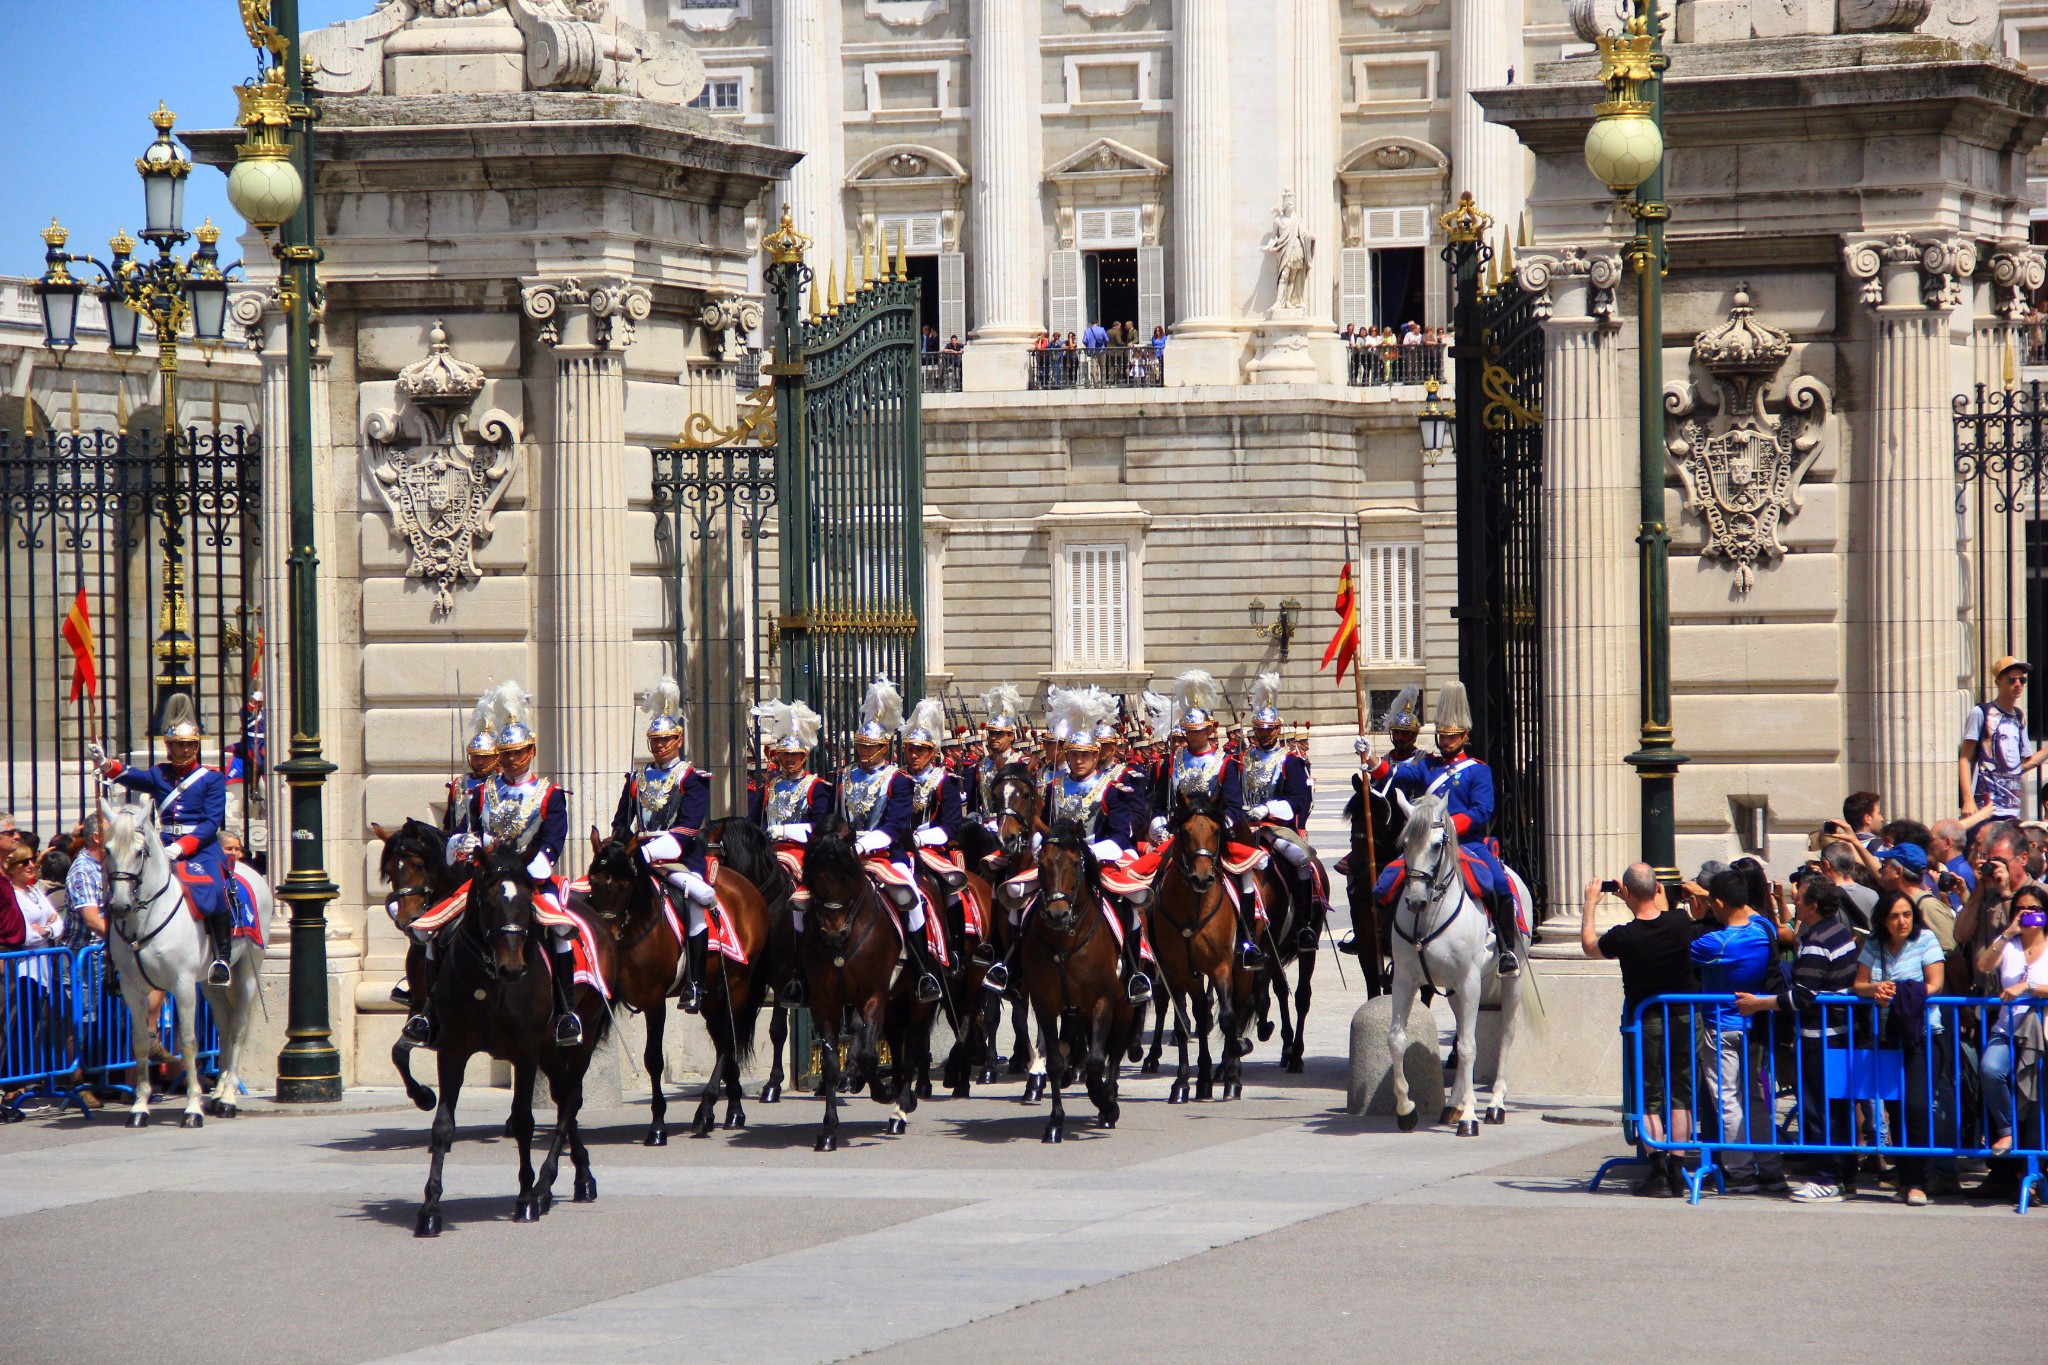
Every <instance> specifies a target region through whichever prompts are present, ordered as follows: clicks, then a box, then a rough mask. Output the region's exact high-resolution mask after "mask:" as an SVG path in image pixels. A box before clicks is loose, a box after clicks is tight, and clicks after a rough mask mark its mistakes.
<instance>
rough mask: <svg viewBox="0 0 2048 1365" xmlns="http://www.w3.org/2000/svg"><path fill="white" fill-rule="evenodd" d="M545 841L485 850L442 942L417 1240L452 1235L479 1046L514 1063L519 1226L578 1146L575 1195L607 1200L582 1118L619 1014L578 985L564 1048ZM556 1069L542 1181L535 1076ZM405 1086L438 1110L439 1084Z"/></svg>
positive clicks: (604, 940) (542, 1208) (547, 1201)
mask: <svg viewBox="0 0 2048 1365" xmlns="http://www.w3.org/2000/svg"><path fill="white" fill-rule="evenodd" d="M535 852H536V849H534V848H532V847H528V848H525V849H518V848H513V847H510V846H500V847H497V848H493V849H490V850H488V851H486V852H485V853H484V854H483V861H482V863H481V865H480V866H479V867H478V869H477V872H476V875H475V877H474V878H473V879H472V880H471V882H470V887H469V902H468V904H467V906H466V907H465V908H464V909H463V912H462V915H461V917H460V918H459V919H458V920H457V921H456V922H455V923H454V924H452V925H451V926H449V928H448V929H446V930H444V931H443V933H442V936H441V939H440V950H441V951H440V954H439V955H440V958H441V963H440V968H439V970H438V972H437V973H436V975H435V978H434V986H433V1003H434V1014H435V1018H436V1021H437V1023H438V1025H439V1028H440V1036H439V1038H438V1039H437V1040H436V1043H435V1047H436V1050H437V1054H438V1055H437V1058H436V1060H437V1061H438V1062H439V1064H440V1073H441V1098H440V1107H439V1109H438V1111H437V1112H436V1113H435V1115H434V1128H433V1140H432V1144H431V1151H432V1153H433V1158H432V1165H431V1167H430V1168H429V1170H428V1173H427V1189H426V1197H425V1199H424V1201H423V1202H422V1203H421V1205H420V1212H419V1219H418V1221H417V1223H415V1225H414V1228H413V1235H414V1236H417V1237H438V1236H440V1235H441V1166H442V1163H443V1162H444V1161H445V1160H446V1159H447V1156H448V1150H449V1148H451V1147H453V1146H454V1145H455V1105H456V1101H457V1099H458V1098H459V1097H460V1095H461V1093H462V1078H463V1073H464V1072H465V1071H466V1070H467V1069H468V1067H469V1059H470V1058H471V1057H472V1056H474V1055H475V1054H476V1053H479V1052H483V1053H488V1054H489V1055H490V1056H492V1057H495V1058H497V1059H498V1060H499V1061H502V1062H507V1063H510V1065H511V1067H512V1117H511V1119H510V1120H508V1122H507V1124H506V1128H507V1130H508V1131H509V1132H510V1133H511V1135H512V1136H513V1138H515V1139H516V1140H517V1141H518V1143H519V1198H518V1201H517V1202H516V1203H515V1204H514V1205H513V1207H512V1220H513V1221H514V1222H517V1223H531V1222H535V1221H537V1220H538V1219H539V1218H540V1217H541V1215H542V1214H545V1213H546V1212H547V1211H548V1209H549V1207H550V1206H551V1205H552V1204H553V1203H554V1183H555V1172H556V1170H557V1169H559V1167H560V1163H561V1156H562V1148H563V1146H564V1145H567V1147H568V1149H569V1157H570V1160H571V1161H572V1162H573V1163H574V1164H575V1168H576V1180H575V1195H574V1197H575V1200H576V1202H577V1203H579V1204H580V1203H587V1202H589V1201H590V1200H593V1199H595V1198H597V1180H596V1178H595V1177H593V1176H592V1175H591V1173H590V1154H589V1152H587V1151H586V1150H585V1149H584V1146H583V1136H582V1133H581V1132H580V1131H579V1130H578V1128H577V1126H576V1118H577V1112H578V1111H579V1110H580V1109H581V1108H582V1105H583V1076H584V1073H585V1072H586V1071H588V1070H589V1067H590V1059H591V1056H592V1054H593V1053H594V1052H595V1051H596V1049H597V1047H598V1044H599V1043H600V1042H602V1041H603V1039H604V1036H605V1032H606V1030H607V1029H608V1028H609V1027H610V1026H611V1011H610V1010H609V1009H608V1008H606V1005H605V1000H604V997H603V996H602V995H600V994H599V993H598V992H597V991H596V990H595V989H594V988H592V987H590V986H584V985H579V986H577V987H576V988H575V990H574V992H573V995H572V999H571V1004H572V1006H573V1008H574V1009H575V1010H576V1013H577V1016H578V1017H579V1018H580V1019H581V1020H582V1022H583V1042H582V1043H580V1044H579V1045H577V1046H576V1047H573V1048H567V1049H563V1048H558V1047H556V1046H555V1042H554V1028H553V1020H554V1013H555V997H554V986H553V980H552V977H551V976H550V974H549V966H548V962H547V957H546V955H547V953H548V952H550V951H551V948H550V946H549V945H548V943H547V942H546V939H547V937H548V934H549V931H548V929H547V928H546V927H545V926H543V925H540V924H538V923H536V921H535V919H534V913H533V895H534V889H535V882H534V879H533V877H532V876H531V875H530V874H529V873H528V872H527V870H526V868H527V864H529V863H530V862H532V861H533V855H534V853H535ZM596 943H597V952H598V955H599V962H598V964H597V965H598V968H599V970H600V971H601V972H602V973H603V974H604V975H605V977H606V978H607V979H611V978H612V976H613V973H614V963H613V961H612V942H611V938H610V936H609V935H608V934H605V933H603V932H600V933H599V934H598V935H597V936H596ZM538 1072H545V1073H546V1074H547V1078H548V1086H549V1088H550V1090H551V1091H552V1092H553V1094H554V1098H555V1135H554V1140H553V1141H552V1142H551V1143H549V1145H548V1154H547V1158H546V1159H545V1160H544V1161H543V1162H542V1163H541V1168H540V1175H539V1177H538V1178H536V1177H535V1175H534V1170H533V1080H534V1076H535V1075H536V1073H538ZM406 1093H407V1094H409V1095H411V1096H412V1099H413V1102H414V1103H415V1104H417V1105H419V1107H420V1108H422V1109H429V1108H433V1107H434V1093H433V1092H432V1091H431V1090H427V1089H426V1088H424V1087H422V1086H419V1085H417V1084H415V1083H413V1082H412V1080H411V1078H410V1077H407V1087H406Z"/></svg>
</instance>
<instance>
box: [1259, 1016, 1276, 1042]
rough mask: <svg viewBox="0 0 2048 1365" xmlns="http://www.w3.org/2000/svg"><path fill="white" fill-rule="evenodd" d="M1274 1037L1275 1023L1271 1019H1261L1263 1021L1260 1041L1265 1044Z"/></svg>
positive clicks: (1260, 1026)
mask: <svg viewBox="0 0 2048 1365" xmlns="http://www.w3.org/2000/svg"><path fill="white" fill-rule="evenodd" d="M1272 1036H1273V1021H1272V1020H1271V1019H1261V1020H1259V1041H1260V1042H1262V1043H1263V1042H1265V1041H1266V1040H1267V1039H1269V1038H1271V1037H1272Z"/></svg>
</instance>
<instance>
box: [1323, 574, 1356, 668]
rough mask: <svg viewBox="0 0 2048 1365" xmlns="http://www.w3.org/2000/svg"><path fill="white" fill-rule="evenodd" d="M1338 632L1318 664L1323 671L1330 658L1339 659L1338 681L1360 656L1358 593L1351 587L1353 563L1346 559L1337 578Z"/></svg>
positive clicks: (1331, 638)
mask: <svg viewBox="0 0 2048 1365" xmlns="http://www.w3.org/2000/svg"><path fill="white" fill-rule="evenodd" d="M1337 621H1338V624H1337V633H1336V634H1335V635H1332V636H1331V637H1330V643H1329V645H1328V647H1327V648H1325V649H1324V650H1323V661H1322V663H1321V664H1319V665H1317V667H1316V671H1317V672H1319V673H1320V672H1321V671H1322V670H1323V669H1325V668H1328V667H1329V666H1330V660H1332V659H1335V660H1336V661H1337V681H1339V682H1342V681H1344V670H1345V669H1347V668H1349V667H1350V666H1351V665H1352V662H1353V661H1354V660H1355V659H1356V658H1357V656H1358V594H1357V593H1355V592H1353V591H1352V587H1351V563H1350V561H1349V560H1346V561H1345V563H1344V572H1343V573H1342V574H1340V575H1339V576H1338V578H1337Z"/></svg>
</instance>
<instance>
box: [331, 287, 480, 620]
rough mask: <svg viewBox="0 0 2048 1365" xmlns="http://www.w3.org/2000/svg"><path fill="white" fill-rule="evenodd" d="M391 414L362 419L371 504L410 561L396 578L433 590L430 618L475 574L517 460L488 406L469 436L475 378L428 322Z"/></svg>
mask: <svg viewBox="0 0 2048 1365" xmlns="http://www.w3.org/2000/svg"><path fill="white" fill-rule="evenodd" d="M397 387H398V393H399V396H400V397H401V398H402V399H404V400H405V405H404V407H403V408H401V409H400V410H399V411H396V412H394V411H392V410H391V409H389V408H379V409H377V410H375V411H373V412H371V413H370V414H369V416H368V417H366V418H364V420H363V433H364V435H365V436H366V437H367V438H368V440H369V444H370V451H371V457H372V460H373V461H374V463H373V464H372V465H371V470H370V472H371V474H372V475H373V476H374V479H373V481H374V483H375V486H376V489H377V496H378V497H380V498H382V499H383V500H384V506H385V507H386V508H387V509H388V510H389V511H390V513H391V522H392V525H393V526H394V527H396V528H397V530H398V532H399V534H401V535H402V536H404V537H405V541H406V546H407V548H408V550H409V551H410V554H411V563H410V564H409V565H408V566H407V568H406V577H408V578H419V579H424V580H425V581H426V582H428V583H430V584H432V585H433V588H434V613H433V614H434V616H435V617H436V618H437V619H438V618H440V617H444V616H446V615H448V613H449V612H450V611H452V610H454V607H455V588H456V586H457V585H458V584H460V583H463V582H468V581H473V580H475V579H477V578H479V577H481V576H482V575H481V574H480V573H479V572H478V571H477V567H476V550H477V547H478V546H480V545H482V544H484V543H486V542H488V541H489V540H490V538H491V520H492V515H493V513H494V512H496V510H497V506H498V499H499V498H500V497H502V496H503V495H504V492H505V485H506V484H507V483H509V482H510V481H511V478H512V469H513V465H514V463H515V462H516V461H517V459H518V454H519V437H518V431H517V429H516V428H515V426H514V424H513V421H512V418H511V417H510V416H509V415H507V414H506V413H504V412H501V411H499V410H497V409H496V408H493V409H490V410H489V411H487V412H485V413H484V414H483V415H482V416H481V417H480V418H478V419H477V421H476V426H475V433H474V435H472V433H471V430H470V420H469V412H470V408H471V405H473V404H474V403H475V401H476V399H477V396H478V395H479V394H481V393H482V392H483V388H484V372H483V371H482V370H480V369H478V368H477V367H476V366H474V365H471V364H469V363H468V362H466V361H462V360H457V359H456V358H455V357H454V356H453V355H451V354H449V351H448V333H447V332H446V330H444V329H443V328H442V326H441V324H440V323H438V322H437V323H435V324H434V330H433V333H432V338H431V343H430V349H429V350H428V352H427V355H426V357H425V358H424V359H422V360H416V361H414V362H413V363H412V364H410V365H408V366H406V367H405V368H404V369H402V370H400V371H399V372H398V386H397Z"/></svg>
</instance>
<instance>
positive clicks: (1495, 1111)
mask: <svg viewBox="0 0 2048 1365" xmlns="http://www.w3.org/2000/svg"><path fill="white" fill-rule="evenodd" d="M1486 1121H1487V1122H1488V1123H1496V1124H1498V1123H1506V1122H1507V1121H1508V1111H1507V1110H1505V1109H1503V1108H1501V1107H1500V1106H1499V1105H1495V1106H1494V1107H1493V1108H1491V1109H1489V1110H1487V1111H1486Z"/></svg>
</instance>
